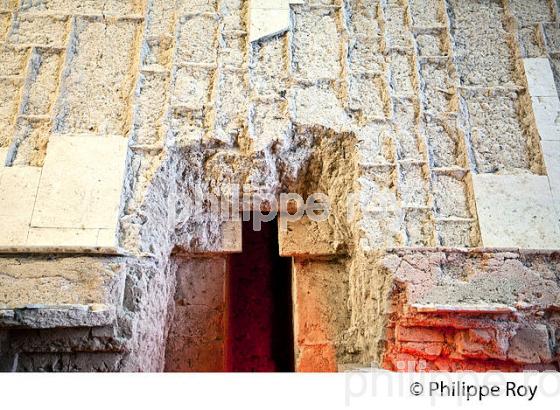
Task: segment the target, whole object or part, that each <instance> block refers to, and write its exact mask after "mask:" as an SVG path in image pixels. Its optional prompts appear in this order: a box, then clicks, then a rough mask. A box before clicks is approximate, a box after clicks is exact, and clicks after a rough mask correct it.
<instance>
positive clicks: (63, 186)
mask: <svg viewBox="0 0 560 410" xmlns="http://www.w3.org/2000/svg"><path fill="white" fill-rule="evenodd" d="M127 146H128V140H126V139H125V138H122V137H89V136H70V137H62V136H56V137H53V138H51V140H50V142H49V147H48V150H47V156H46V159H45V166H44V167H43V173H42V176H41V183H40V184H39V191H38V193H37V203H36V205H35V210H34V213H33V219H32V226H33V227H36V228H71V229H100V228H106V229H115V228H116V225H117V223H118V217H119V211H120V205H121V193H122V187H123V183H124V171H125V164H126V155H127Z"/></svg>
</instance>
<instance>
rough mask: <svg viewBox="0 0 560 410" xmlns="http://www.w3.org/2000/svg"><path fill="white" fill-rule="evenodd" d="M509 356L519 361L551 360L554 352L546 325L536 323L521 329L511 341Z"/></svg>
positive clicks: (537, 361)
mask: <svg viewBox="0 0 560 410" xmlns="http://www.w3.org/2000/svg"><path fill="white" fill-rule="evenodd" d="M508 358H509V359H511V360H513V361H514V362H517V363H540V362H544V363H546V362H549V361H550V360H551V359H552V352H551V351H550V345H549V342H548V330H547V328H546V326H545V325H535V326H534V327H525V328H521V329H519V330H518V331H517V334H516V335H515V336H514V337H513V338H512V339H511V341H510V347H509V350H508Z"/></svg>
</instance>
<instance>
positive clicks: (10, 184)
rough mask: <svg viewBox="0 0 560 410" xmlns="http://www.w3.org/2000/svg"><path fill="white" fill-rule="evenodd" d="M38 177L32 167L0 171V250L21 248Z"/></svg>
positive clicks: (26, 230)
mask: <svg viewBox="0 0 560 410" xmlns="http://www.w3.org/2000/svg"><path fill="white" fill-rule="evenodd" d="M40 176H41V169H40V168H35V167H13V168H12V167H5V168H3V169H2V170H1V171H0V247H16V246H20V245H23V244H25V242H26V240H27V235H28V231H29V223H30V221H31V215H32V213H33V204H34V203H35V195H36V193H37V186H38V184H39V178H40Z"/></svg>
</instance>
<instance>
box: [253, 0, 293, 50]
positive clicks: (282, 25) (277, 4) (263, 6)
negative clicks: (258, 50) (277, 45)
mask: <svg viewBox="0 0 560 410" xmlns="http://www.w3.org/2000/svg"><path fill="white" fill-rule="evenodd" d="M303 3H304V0H251V3H250V6H249V41H256V40H260V39H261V38H264V37H269V36H273V35H275V34H280V33H283V32H284V31H286V30H288V29H289V28H290V4H303Z"/></svg>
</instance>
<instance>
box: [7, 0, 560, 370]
mask: <svg viewBox="0 0 560 410" xmlns="http://www.w3.org/2000/svg"><path fill="white" fill-rule="evenodd" d="M274 10H275V11H274V12H271V11H270V10H268V9H267V8H266V7H263V6H262V4H261V2H259V1H257V0H250V1H242V0H177V1H164V0H126V1H116V0H115V1H96V0H88V1H78V0H72V1H61V0H20V1H16V0H4V1H0V217H1V218H0V229H1V230H2V232H3V234H2V235H1V236H0V251H1V252H2V255H3V256H2V257H1V258H0V365H1V366H2V369H6V370H53V371H55V370H58V371H63V370H66V371H69V370H75V371H79V370H81V371H87V370H105V371H159V370H163V369H164V368H165V369H167V370H220V364H222V365H223V363H225V361H224V357H223V355H224V354H225V353H224V350H225V348H224V340H225V336H224V335H225V333H224V332H225V330H224V323H223V321H224V305H223V300H224V299H223V298H224V295H223V294H222V295H220V292H219V289H221V287H220V286H218V285H219V283H221V281H223V280H224V276H223V275H224V272H225V270H224V269H225V268H224V264H225V260H226V258H227V256H228V254H229V253H232V252H240V251H241V250H242V249H241V228H240V223H239V222H238V221H231V220H227V218H226V219H224V218H222V217H221V216H220V215H218V214H217V212H216V211H215V210H213V209H212V208H211V207H210V205H209V204H208V203H206V202H204V201H202V206H201V207H197V206H195V201H196V200H201V199H202V200H204V199H208V193H212V194H215V195H216V196H217V197H219V198H222V199H224V198H229V197H230V195H229V194H230V193H231V190H232V186H233V185H235V186H239V187H241V188H242V191H243V192H244V193H245V194H247V195H248V196H250V197H251V196H254V197H256V196H258V195H260V196H261V197H268V198H275V197H277V196H278V195H279V194H280V193H283V192H296V193H299V194H301V195H302V196H304V197H306V196H307V195H310V194H312V193H314V191H319V192H323V193H326V194H328V195H329V197H330V198H331V200H332V201H333V204H334V206H333V209H332V213H331V215H330V217H329V219H328V220H327V221H324V222H321V223H313V222H312V221H309V220H308V219H305V218H304V219H303V220H301V221H299V222H295V223H290V227H289V228H290V229H289V230H288V231H285V232H281V233H280V238H279V243H280V253H281V254H282V255H284V256H290V257H293V258H294V268H293V275H294V283H293V286H294V289H293V290H294V320H295V324H294V328H295V329H294V331H295V344H296V346H295V351H296V358H295V362H296V369H297V370H300V371H306V370H323V371H335V370H337V369H339V368H344V367H345V366H353V365H356V364H357V365H360V366H363V365H369V364H371V363H372V362H373V363H374V364H378V365H383V366H386V367H388V368H391V369H402V367H399V366H401V364H402V363H403V361H402V360H401V359H406V360H405V362H407V363H412V364H413V366H414V368H415V369H420V367H421V366H425V368H427V369H436V368H437V369H452V370H458V369H466V368H475V369H492V368H500V369H506V370H515V369H522V368H526V367H537V368H540V369H544V368H550V367H555V366H557V363H558V360H557V353H556V338H557V318H556V314H555V312H556V310H557V303H558V302H557V300H556V299H555V298H556V297H557V295H558V289H557V286H558V254H557V250H558V249H560V224H559V213H558V212H560V209H558V206H557V204H558V203H559V202H560V201H559V198H560V167H559V165H558V160H557V158H558V153H559V152H560V148H559V143H560V140H559V135H560V132H559V131H560V129H559V128H558V124H557V117H558V115H559V113H560V101H559V99H558V92H557V87H556V85H555V80H556V83H558V81H559V80H558V79H559V78H560V57H559V56H560V49H559V47H560V40H559V33H560V28H559V26H558V24H559V23H558V6H557V4H556V2H553V1H551V0H531V1H527V0H503V1H502V0H380V1H371V0H368V1H366V0H309V1H300V0H298V1H290V2H286V3H285V4H284V3H282V7H279V8H278V9H274ZM277 11H279V13H280V15H281V16H282V17H281V18H280V19H279V20H274V21H272V20H270V19H271V18H272V17H271V16H272V15H276V12H277ZM263 22H264V23H266V24H263ZM269 23H270V24H269ZM263 26H264V27H265V28H266V27H268V29H269V31H262V30H263ZM268 29H267V30H268ZM348 210H351V211H353V212H352V213H353V218H350V219H348V218H347V217H346V216H347V215H346V214H347V211H348ZM498 283H499V284H500V286H498ZM201 295H204V298H208V300H206V301H205V302H204V307H201V305H202V303H199V302H197V300H199V298H200V297H202V296H201ZM207 302H208V303H207ZM210 302H211V303H210ZM220 329H221V330H220ZM166 341H168V342H167V343H166ZM529 341H530V343H529ZM166 345H167V346H166ZM166 358H167V359H166ZM406 366H408V364H407V365H406Z"/></svg>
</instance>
